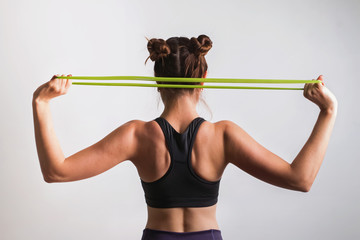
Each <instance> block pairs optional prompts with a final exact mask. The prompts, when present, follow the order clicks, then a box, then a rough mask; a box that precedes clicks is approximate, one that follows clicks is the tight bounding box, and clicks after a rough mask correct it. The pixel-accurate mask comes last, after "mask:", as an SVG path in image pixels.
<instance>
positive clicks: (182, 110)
mask: <svg viewBox="0 0 360 240" xmlns="http://www.w3.org/2000/svg"><path fill="white" fill-rule="evenodd" d="M164 105H165V109H164V111H163V113H162V114H161V117H163V118H166V120H168V121H169V122H170V123H171V124H172V126H173V127H174V128H175V129H176V130H179V131H178V132H182V130H185V129H186V128H187V126H188V124H189V123H190V122H191V121H192V120H193V119H195V118H196V117H199V114H198V113H197V111H196V105H197V100H196V99H195V98H194V97H192V96H186V95H184V96H179V97H177V98H176V99H173V100H172V101H167V102H164Z"/></svg>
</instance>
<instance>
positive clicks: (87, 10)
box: [0, 0, 360, 240]
mask: <svg viewBox="0 0 360 240" xmlns="http://www.w3.org/2000/svg"><path fill="white" fill-rule="evenodd" d="M359 25H360V1H357V0H354V1H345V0H338V1H320V0H311V1H310V0H306V1H305V0H301V1H285V0H284V1H280V0H277V1H267V0H263V1H257V0H246V1H211V0H206V1H189V0H183V1H171V0H153V1H145V0H144V1H134V0H132V1H115V0H113V1H111V0H102V1H100V0H99V1H95V0H92V1H90V0H86V1H85V0H82V1H75V0H71V1H70V0H62V1H51V0H41V1H26V0H15V1H10V0H0V76H1V88H0V89H1V95H0V100H1V118H0V123H1V124H0V130H1V135H0V141H1V144H0V151H1V159H0V238H1V239H6V240H8V239H11V240H12V239H16V240H18V239H37V240H42V239H44V240H45V239H46V240H47V239H52V240H63V239H88V240H95V239H108V240H110V239H114V240H115V239H140V238H141V234H142V230H143V229H144V227H145V223H146V217H147V213H146V205H145V200H144V196H143V190H142V188H141V185H140V179H139V177H138V175H137V171H136V168H135V167H134V166H133V165H132V164H131V163H130V162H129V161H126V162H124V163H122V164H120V165H118V166H116V167H114V168H112V169H110V170H109V171H107V172H105V173H103V174H100V175H98V176H95V177H92V178H89V179H85V180H81V181H76V182H69V183H52V184H48V183H46V182H44V180H43V177H42V174H41V171H40V165H39V162H38V158H37V152H36V146H35V138H34V129H33V119H32V107H31V100H32V94H33V92H34V91H35V89H36V88H37V87H38V86H40V85H41V84H43V83H45V82H47V81H49V80H50V78H51V76H52V75H54V74H73V75H74V76H76V75H98V76H101V75H140V76H152V75H153V62H151V61H149V62H148V64H147V65H146V66H145V65H144V61H145V59H146V58H147V56H148V52H147V48H146V44H147V41H146V39H145V36H146V37H148V38H164V39H167V38H169V37H173V36H185V37H197V36H198V35H200V34H206V35H208V36H209V37H210V38H211V39H212V41H213V48H212V49H211V50H210V52H209V53H208V55H207V56H206V58H207V61H208V65H209V70H208V77H209V78H211V77H228V78H272V79H314V78H317V77H318V76H319V75H320V74H323V75H324V79H325V84H326V85H325V86H326V87H328V88H329V89H330V90H331V91H332V92H333V93H334V94H335V96H336V97H337V100H338V103H339V109H338V115H337V119H336V122H335V127H334V130H333V133H332V136H331V139H330V143H329V146H328V149H327V152H326V155H325V159H324V162H323V165H322V167H321V169H320V171H319V174H318V176H317V178H316V180H315V182H314V184H313V187H312V189H311V190H310V192H308V193H302V192H295V191H290V190H286V189H281V188H278V187H275V186H272V185H269V184H267V183H264V182H261V181H260V180H258V179H256V178H254V177H252V176H250V175H248V174H246V173H244V172H242V171H241V170H239V169H237V168H236V167H235V166H233V165H229V166H228V167H227V169H226V170H225V172H224V175H223V178H222V182H221V185H220V195H219V202H218V213H217V217H218V221H219V225H220V229H221V230H222V233H223V238H224V239H225V240H232V239H234V240H235V239H252V240H255V239H293V240H300V239H327V240H330V239H359V238H360V230H359V226H360V217H359V214H360V206H359V201H360V193H359V191H360V190H359V189H360V181H359V168H360V163H359V160H360V154H359V137H358V135H359V133H360V131H359V130H360V129H359V125H360V124H359V106H358V104H359V94H358V93H357V92H358V89H359V87H360V84H359V75H360V70H359V68H360V61H359V60H360V48H359V43H360V27H359ZM299 87H303V85H300V86H299ZM203 96H204V99H205V101H206V102H207V104H208V105H209V107H210V109H211V112H210V111H209V110H207V109H206V107H205V106H204V104H202V105H201V104H200V105H199V113H200V115H201V116H202V117H204V118H205V119H207V120H208V121H212V122H216V121H219V120H223V119H229V120H232V121H234V122H235V123H237V124H238V125H240V126H241V127H242V128H243V129H244V130H245V131H247V132H248V133H249V134H250V135H251V136H252V137H253V138H254V139H255V140H257V141H258V142H259V143H260V144H262V145H263V146H264V147H266V148H267V149H269V150H270V151H272V152H274V153H275V154H277V155H279V156H280V157H282V158H283V159H285V160H286V161H288V162H292V161H293V159H294V158H295V157H296V155H297V154H298V152H299V151H300V150H301V148H302V147H303V145H304V144H305V142H306V141H307V139H308V137H309V136H310V134H311V131H312V129H313V126H314V124H315V122H316V119H317V116H318V114H319V108H318V106H317V105H315V104H313V103H312V102H310V101H309V100H307V99H306V98H304V96H303V92H302V91H280V90H277V91H271V90H204V94H203ZM50 106H51V112H52V116H53V122H54V128H55V131H56V134H57V137H58V139H59V142H60V144H61V147H62V150H63V152H64V154H65V156H70V155H72V154H74V153H76V152H77V151H80V150H82V149H83V148H85V147H88V146H90V145H92V144H94V143H95V142H97V141H99V140H101V139H102V138H103V137H105V136H106V135H107V134H109V133H110V132H111V131H113V130H114V129H116V128H117V127H118V126H120V125H122V124H124V123H125V122H127V121H129V120H132V119H141V120H145V121H150V120H152V119H155V118H156V117H158V116H159V115H160V113H161V112H162V109H163V105H162V103H161V101H160V98H159V95H158V92H157V91H156V89H154V88H134V87H95V86H77V85H73V86H71V88H70V90H69V92H68V94H66V95H63V96H61V97H58V98H55V99H53V100H52V101H51V104H50ZM211 113H212V116H211Z"/></svg>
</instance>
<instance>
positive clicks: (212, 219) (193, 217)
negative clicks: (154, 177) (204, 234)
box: [146, 205, 219, 232]
mask: <svg viewBox="0 0 360 240" xmlns="http://www.w3.org/2000/svg"><path fill="white" fill-rule="evenodd" d="M146 228H149V229H154V230H162V231H171V232H194V231H203V230H209V229H219V226H218V223H217V220H216V205H213V206H210V207H200V208H152V207H149V206H148V221H147V224H146Z"/></svg>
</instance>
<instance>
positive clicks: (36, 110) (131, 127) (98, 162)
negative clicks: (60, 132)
mask: <svg viewBox="0 0 360 240" xmlns="http://www.w3.org/2000/svg"><path fill="white" fill-rule="evenodd" d="M70 85H71V82H69V81H66V80H65V79H57V78H52V79H51V80H50V81H49V82H47V83H45V84H43V85H42V86H40V87H39V88H38V89H37V90H36V91H35V92H34V96H33V102H32V106H33V117H34V130H35V140H36V147H37V152H38V157H39V161H40V166H41V171H42V173H43V177H44V180H45V181H46V182H68V181H76V180H80V179H84V178H89V177H92V176H95V175H98V174H100V173H102V172H104V171H106V170H108V169H110V168H112V167H113V166H115V165H117V164H119V163H120V162H122V161H125V160H127V159H130V158H131V157H132V154H133V153H134V152H135V148H136V143H135V134H134V132H135V128H136V124H137V122H136V121H131V122H128V123H126V124H124V125H122V126H120V127H119V128H117V129H115V130H114V131H113V132H112V133H110V134H109V135H107V136H106V137H105V138H103V139H102V140H101V141H99V142H97V143H95V144H93V145H92V146H90V147H88V148H85V149H83V150H81V151H79V152H78V153H75V154H73V155H72V156H70V157H68V158H65V156H64V154H63V152H62V149H61V146H60V144H59V141H58V139H57V137H56V134H55V131H54V128H53V122H52V118H51V113H50V107H49V101H50V99H51V98H53V97H56V96H60V95H63V94H66V92H67V90H68V88H69V87H70Z"/></svg>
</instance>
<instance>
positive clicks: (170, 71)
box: [145, 35, 212, 99]
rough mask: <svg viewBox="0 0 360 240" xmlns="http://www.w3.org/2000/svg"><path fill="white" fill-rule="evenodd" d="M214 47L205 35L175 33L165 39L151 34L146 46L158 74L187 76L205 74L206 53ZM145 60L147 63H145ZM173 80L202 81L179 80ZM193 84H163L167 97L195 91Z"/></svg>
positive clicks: (162, 93)
mask: <svg viewBox="0 0 360 240" xmlns="http://www.w3.org/2000/svg"><path fill="white" fill-rule="evenodd" d="M211 47H212V41H211V40H210V38H209V37H208V36H206V35H200V36H199V37H197V38H195V37H193V38H191V39H189V38H186V37H172V38H169V39H167V40H166V41H165V40H163V39H157V38H152V39H150V40H148V44H147V48H148V51H149V53H150V56H149V57H148V58H147V59H146V61H147V60H148V59H149V58H150V59H151V60H152V61H154V62H155V65H154V74H155V77H186V78H203V77H205V74H206V71H207V68H208V66H207V63H206V60H205V55H206V54H207V52H208V51H209V50H210V49H211ZM146 61H145V64H146ZM157 83H158V84H162V83H164V82H157ZM172 84H200V83H185V82H182V83H181V82H176V83H172ZM193 92H194V88H162V89H161V95H162V98H163V99H164V98H165V99H169V98H174V97H176V96H177V95H182V94H185V93H193Z"/></svg>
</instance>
